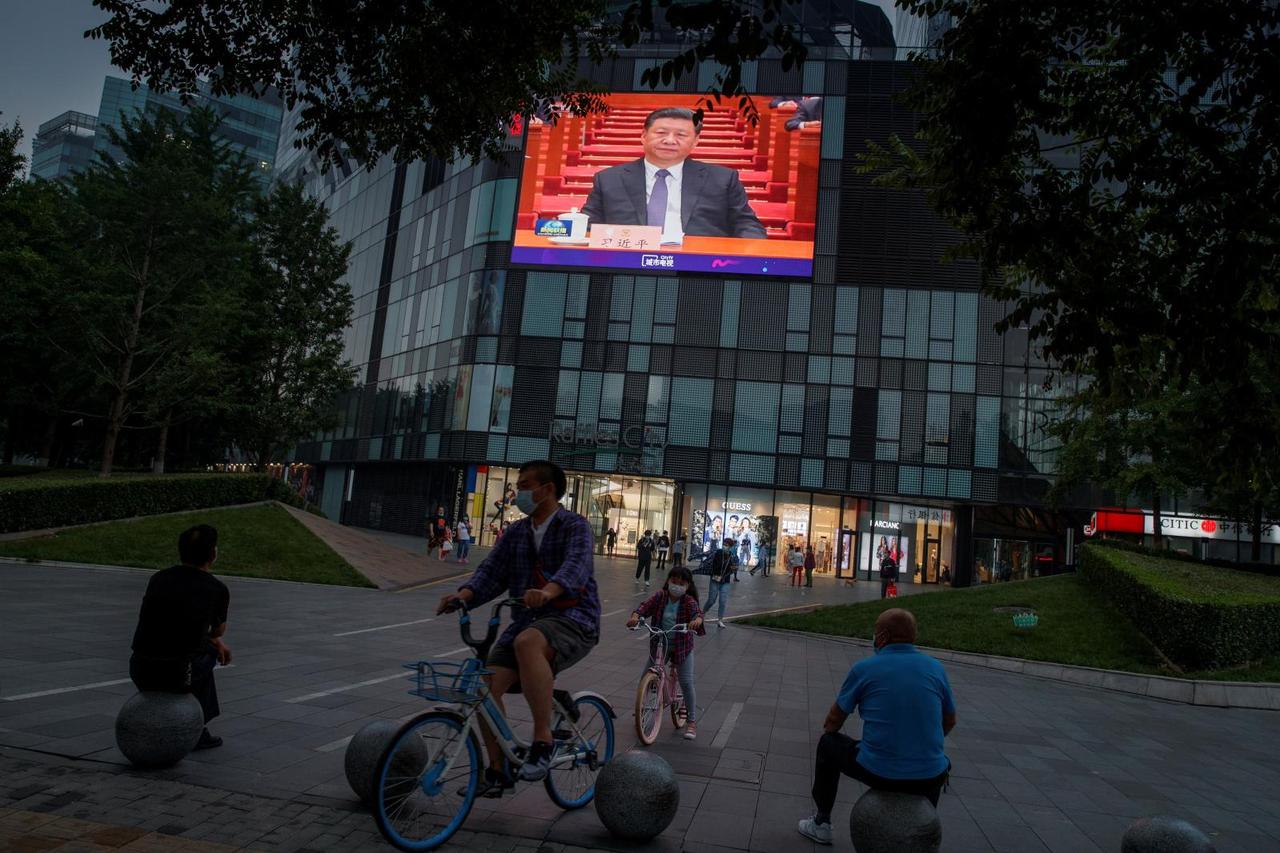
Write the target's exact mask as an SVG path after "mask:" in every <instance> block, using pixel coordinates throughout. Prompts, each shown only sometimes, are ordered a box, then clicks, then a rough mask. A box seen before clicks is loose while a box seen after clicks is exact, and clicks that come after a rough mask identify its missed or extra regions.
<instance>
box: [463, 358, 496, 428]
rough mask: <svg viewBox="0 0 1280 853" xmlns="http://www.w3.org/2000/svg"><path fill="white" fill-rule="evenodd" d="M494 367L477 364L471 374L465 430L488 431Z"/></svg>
mask: <svg viewBox="0 0 1280 853" xmlns="http://www.w3.org/2000/svg"><path fill="white" fill-rule="evenodd" d="M495 373H496V366H495V365H492V364H477V365H476V366H475V367H474V368H473V371H472V374H471V407H470V414H469V415H468V417H467V429H468V430H471V431H472V432H486V431H487V430H488V429H489V414H490V405H491V403H492V400H493V379H494V375H495Z"/></svg>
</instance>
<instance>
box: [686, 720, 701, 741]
mask: <svg viewBox="0 0 1280 853" xmlns="http://www.w3.org/2000/svg"><path fill="white" fill-rule="evenodd" d="M684 739H685V740H697V739H698V724H697V723H695V722H694V721H693V720H690V721H689V724H688V725H687V726H685V728H684Z"/></svg>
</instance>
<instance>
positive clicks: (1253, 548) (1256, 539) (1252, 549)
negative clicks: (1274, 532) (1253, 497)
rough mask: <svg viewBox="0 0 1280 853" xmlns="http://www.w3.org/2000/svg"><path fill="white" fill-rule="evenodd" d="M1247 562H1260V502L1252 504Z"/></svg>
mask: <svg viewBox="0 0 1280 853" xmlns="http://www.w3.org/2000/svg"><path fill="white" fill-rule="evenodd" d="M1249 561H1250V562H1253V563H1261V562H1262V501H1254V502H1253V525H1252V526H1251V527H1250V529H1249Z"/></svg>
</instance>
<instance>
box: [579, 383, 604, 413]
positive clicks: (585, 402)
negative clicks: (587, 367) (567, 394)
mask: <svg viewBox="0 0 1280 853" xmlns="http://www.w3.org/2000/svg"><path fill="white" fill-rule="evenodd" d="M602 380H603V377H602V376H601V374H599V373H594V372H591V371H587V372H585V373H583V374H581V376H580V377H579V379H578V423H580V424H594V423H596V422H597V421H599V420H600V388H601V386H602V384H603V381H602Z"/></svg>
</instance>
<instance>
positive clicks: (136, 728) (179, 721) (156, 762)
mask: <svg viewBox="0 0 1280 853" xmlns="http://www.w3.org/2000/svg"><path fill="white" fill-rule="evenodd" d="M203 730H204V711H202V710H201V709H200V702H199V700H197V699H196V697H194V696H192V695H191V694H190V693H164V692H162V691H157V690H144V691H142V692H140V693H135V694H134V695H133V696H132V697H131V698H130V699H129V701H127V702H125V703H124V707H122V708H121V709H120V713H119V714H116V746H118V747H119V748H120V751H121V752H122V753H124V757H125V758H127V759H129V761H130V763H132V764H134V765H135V766H137V767H168V766H170V765H173V764H177V763H178V762H179V761H181V760H182V759H183V758H185V757H186V755H187V753H188V752H190V751H191V750H192V749H193V748H195V745H196V741H198V740H200V732H202V731H203Z"/></svg>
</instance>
